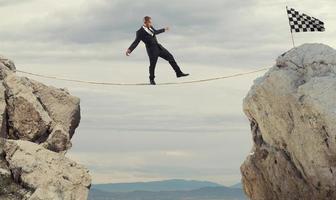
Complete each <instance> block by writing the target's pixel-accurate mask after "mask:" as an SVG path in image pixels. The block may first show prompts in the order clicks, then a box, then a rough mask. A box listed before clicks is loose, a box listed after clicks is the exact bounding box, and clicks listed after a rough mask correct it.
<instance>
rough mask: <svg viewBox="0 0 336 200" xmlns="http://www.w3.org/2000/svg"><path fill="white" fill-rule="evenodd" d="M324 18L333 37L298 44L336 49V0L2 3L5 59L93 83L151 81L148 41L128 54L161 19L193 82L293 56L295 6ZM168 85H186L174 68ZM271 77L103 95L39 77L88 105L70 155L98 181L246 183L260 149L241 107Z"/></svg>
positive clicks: (166, 42)
mask: <svg viewBox="0 0 336 200" xmlns="http://www.w3.org/2000/svg"><path fill="white" fill-rule="evenodd" d="M286 5H288V6H290V7H294V8H296V9H297V10H300V11H303V12H305V13H306V14H309V15H312V16H314V17H316V18H319V19H321V20H322V21H324V22H325V24H326V32H324V33H304V34H294V38H295V42H296V44H297V45H300V44H303V43H307V42H309V43H313V42H317V43H325V44H328V45H330V46H332V47H335V46H336V42H335V41H336V40H335V39H336V38H335V37H336V34H335V33H336V26H335V24H336V14H335V12H334V8H335V7H336V2H335V1H334V0H320V1H319V2H318V5H316V1H315V0H304V1H303V0H288V1H282V0H273V1H267V0H208V1H204V0H183V1H181V0H171V1H169V3H167V1H161V0H141V1H133V0H132V1H131V0H72V1H69V0H57V1H54V0H0V18H1V19H2V20H1V21H0V25H1V30H0V47H1V51H0V54H2V55H5V56H6V57H9V58H11V59H13V60H14V61H15V63H16V66H17V68H18V69H20V70H24V71H29V72H33V73H39V74H45V75H55V76H59V77H68V78H74V79H82V80H94V81H107V82H126V83H136V82H147V81H148V80H147V79H148V58H147V55H146V51H145V48H144V45H143V44H141V45H139V46H138V48H137V49H136V50H135V51H134V52H133V53H132V55H131V57H126V56H125V55H124V54H125V51H126V49H127V48H128V46H129V45H130V44H131V42H132V41H133V40H134V38H135V31H136V30H137V29H139V28H140V27H141V25H142V17H143V16H145V15H150V16H152V18H153V20H154V24H155V27H156V28H162V27H165V26H169V27H170V28H171V30H170V31H169V32H167V33H163V34H161V35H159V36H158V39H159V41H160V43H161V44H163V46H165V47H166V48H167V49H168V50H170V51H171V52H172V53H173V55H174V56H175V58H176V60H177V61H178V63H179V64H180V66H181V67H182V69H183V71H184V72H187V73H190V74H191V76H190V77H188V78H185V79H184V80H196V79H201V78H209V77H216V76H222V75H230V74H234V73H240V72H244V71H250V70H254V69H258V68H262V67H268V66H272V65H273V64H274V63H275V59H276V58H277V56H279V55H280V54H282V53H283V52H285V51H287V50H289V49H290V48H292V42H291V35H290V32H289V27H288V19H287V16H286V10H285V6H286ZM156 72H157V79H156V81H157V82H158V83H160V82H167V81H169V82H175V81H180V80H176V78H175V77H174V73H173V71H172V69H171V68H170V66H169V65H168V64H167V63H166V62H165V61H163V60H160V61H159V63H158V65H157V71H156ZM262 74H263V73H257V74H252V75H247V76H244V77H238V78H233V79H226V80H221V81H215V82H209V83H202V84H193V85H179V86H155V87H151V86H137V87H118V86H94V85H85V84H75V83H69V82H62V81H55V80H48V79H43V78H37V77H31V78H34V79H36V80H39V81H41V82H43V83H45V84H47V85H54V86H56V87H60V88H64V87H65V88H68V90H69V91H70V92H71V93H72V94H73V95H76V96H78V97H80V98H81V109H82V120H81V124H80V127H79V128H78V129H77V131H76V134H75V136H74V138H73V140H72V141H73V148H72V149H71V150H70V152H68V156H69V157H70V158H72V159H74V160H76V161H78V162H79V163H82V164H84V165H85V166H87V167H88V168H89V169H90V172H91V174H92V177H93V182H94V183H117V182H135V181H153V180H163V179H175V178H177V179H193V180H208V181H214V182H218V183H222V184H225V185H231V184H235V183H237V182H239V181H240V178H241V176H240V171H239V167H240V165H241V164H242V162H243V161H244V159H245V157H246V156H247V155H248V153H249V151H250V150H251V147H252V141H251V133H250V130H249V122H248V121H247V119H246V117H245V116H244V114H243V112H242V101H243V98H244V96H245V95H246V94H247V92H248V90H249V88H250V87H251V85H252V84H253V80H254V79H255V78H257V77H259V76H261V75H262Z"/></svg>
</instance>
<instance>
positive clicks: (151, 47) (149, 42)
mask: <svg viewBox="0 0 336 200" xmlns="http://www.w3.org/2000/svg"><path fill="white" fill-rule="evenodd" d="M151 28H152V30H153V31H154V36H151V35H150V34H149V33H147V32H146V31H145V29H144V28H143V27H141V28H140V29H139V30H138V31H137V32H136V38H135V40H134V42H133V43H132V44H131V46H130V47H129V49H130V50H131V51H133V50H134V49H135V48H136V47H137V46H138V44H139V43H140V41H142V42H143V43H145V45H146V49H147V53H148V54H151V53H152V52H155V51H158V50H159V49H160V48H162V46H161V45H160V44H159V42H158V40H157V38H156V35H158V34H160V33H163V32H165V29H159V30H156V29H154V28H153V27H151Z"/></svg>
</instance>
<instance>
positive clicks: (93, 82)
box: [16, 67, 269, 86]
mask: <svg viewBox="0 0 336 200" xmlns="http://www.w3.org/2000/svg"><path fill="white" fill-rule="evenodd" d="M268 69H269V67H267V68H261V69H257V70H253V71H249V72H242V73H237V74H232V75H227V76H219V77H214V78H207V79H199V80H193V81H183V82H166V83H158V84H156V85H182V84H193V83H202V82H210V81H216V80H221V79H228V78H233V77H239V76H245V75H248V74H255V73H258V72H262V71H266V70H268ZM16 72H19V73H22V74H27V75H32V76H36V77H42V78H47V79H55V80H61V81H68V82H75V83H85V84H91V85H112V86H142V85H150V84H149V83H113V82H98V81H84V80H78V79H70V78H64V77H63V78H62V77H56V76H49V75H42V74H36V73H31V72H26V71H22V70H16Z"/></svg>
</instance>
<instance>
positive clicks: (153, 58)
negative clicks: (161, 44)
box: [148, 55, 159, 85]
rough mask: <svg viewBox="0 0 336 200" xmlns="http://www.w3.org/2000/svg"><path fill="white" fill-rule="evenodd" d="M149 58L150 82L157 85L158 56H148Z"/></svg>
mask: <svg viewBox="0 0 336 200" xmlns="http://www.w3.org/2000/svg"><path fill="white" fill-rule="evenodd" d="M148 56H149V63H150V65H149V80H150V83H151V84H152V85H155V81H154V79H155V67H156V63H157V60H158V58H159V57H158V56H157V55H148Z"/></svg>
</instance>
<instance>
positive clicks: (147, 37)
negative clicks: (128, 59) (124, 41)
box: [126, 16, 189, 85]
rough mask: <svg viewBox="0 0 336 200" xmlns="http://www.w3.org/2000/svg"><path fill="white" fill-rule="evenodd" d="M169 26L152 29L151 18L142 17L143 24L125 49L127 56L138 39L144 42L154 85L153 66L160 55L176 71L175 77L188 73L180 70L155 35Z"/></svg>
mask: <svg viewBox="0 0 336 200" xmlns="http://www.w3.org/2000/svg"><path fill="white" fill-rule="evenodd" d="M168 30H169V28H168V27H167V28H164V29H159V30H156V29H154V27H153V25H152V18H151V17H149V16H146V17H144V24H143V26H142V27H141V28H140V29H139V30H138V31H137V32H136V38H135V41H134V42H133V43H132V45H131V46H130V47H129V48H128V49H127V51H126V55H127V56H129V55H130V54H131V53H132V51H133V50H134V49H135V48H136V47H137V46H138V44H139V43H140V41H142V42H143V43H145V45H146V49H147V54H148V57H149V62H150V66H149V81H150V84H152V85H155V80H154V79H155V66H156V63H157V61H158V58H159V57H161V58H163V59H165V60H166V61H168V62H169V64H170V65H171V66H172V68H173V69H174V71H175V73H176V77H177V78H180V77H184V76H188V75H189V74H185V73H183V72H182V71H181V69H180V67H179V66H178V65H177V63H176V61H175V59H174V57H173V55H172V54H171V53H169V51H168V50H167V49H165V48H164V47H163V46H162V45H161V44H159V42H158V40H157V38H156V35H158V34H160V33H163V32H165V31H168Z"/></svg>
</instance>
